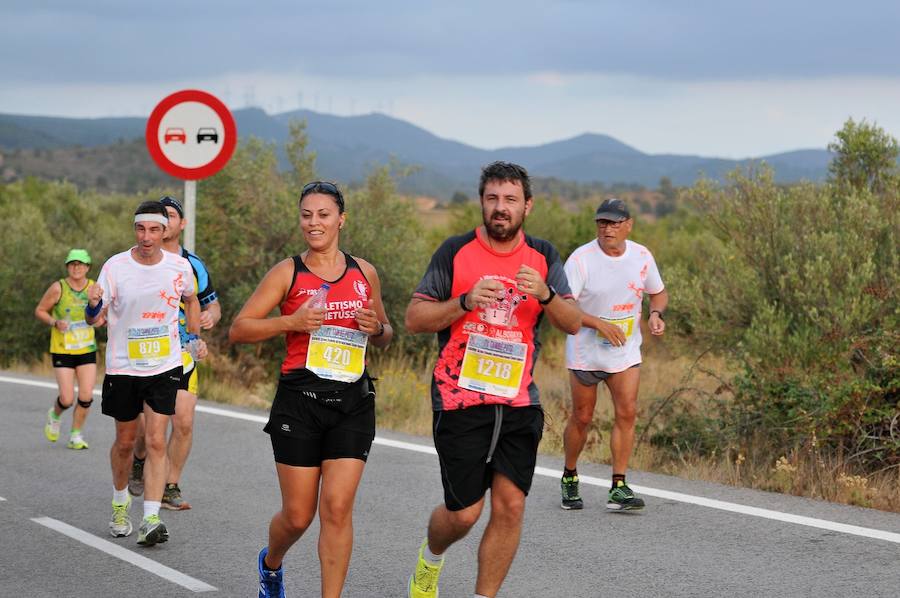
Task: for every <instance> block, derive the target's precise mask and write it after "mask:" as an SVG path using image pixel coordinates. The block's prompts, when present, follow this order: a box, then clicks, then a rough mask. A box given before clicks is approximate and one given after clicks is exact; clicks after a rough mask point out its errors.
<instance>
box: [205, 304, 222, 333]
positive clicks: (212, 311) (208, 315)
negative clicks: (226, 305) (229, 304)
mask: <svg viewBox="0 0 900 598" xmlns="http://www.w3.org/2000/svg"><path fill="white" fill-rule="evenodd" d="M221 319H222V306H220V305H219V302H218V301H213V302H212V303H208V304H207V305H204V306H203V307H202V308H201V311H200V328H202V329H203V330H209V329H210V328H212V327H213V326H215V325H216V324H218V323H219V320H221Z"/></svg>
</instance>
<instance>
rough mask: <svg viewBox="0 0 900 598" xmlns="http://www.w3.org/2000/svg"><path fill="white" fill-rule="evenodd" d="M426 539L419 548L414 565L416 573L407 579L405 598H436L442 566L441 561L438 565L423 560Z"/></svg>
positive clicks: (442, 562)
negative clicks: (417, 557) (417, 558)
mask: <svg viewBox="0 0 900 598" xmlns="http://www.w3.org/2000/svg"><path fill="white" fill-rule="evenodd" d="M427 544H428V539H427V538H426V539H425V540H424V541H423V542H422V546H421V547H419V561H418V562H417V563H416V571H415V573H413V574H412V575H411V576H410V578H409V587H408V589H407V593H406V595H407V598H438V577H440V575H441V569H442V568H443V566H444V561H443V559H442V560H441V562H440V563H438V564H436V565H435V564H432V563H429V562H428V561H427V560H425V546H426V545H427Z"/></svg>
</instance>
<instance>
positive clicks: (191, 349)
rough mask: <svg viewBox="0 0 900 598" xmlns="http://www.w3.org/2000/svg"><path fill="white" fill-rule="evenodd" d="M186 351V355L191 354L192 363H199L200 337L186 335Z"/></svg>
mask: <svg viewBox="0 0 900 598" xmlns="http://www.w3.org/2000/svg"><path fill="white" fill-rule="evenodd" d="M187 350H188V353H190V354H191V358H192V359H193V360H194V361H200V356H199V355H200V337H199V336H197V335H196V334H189V335H188V342H187Z"/></svg>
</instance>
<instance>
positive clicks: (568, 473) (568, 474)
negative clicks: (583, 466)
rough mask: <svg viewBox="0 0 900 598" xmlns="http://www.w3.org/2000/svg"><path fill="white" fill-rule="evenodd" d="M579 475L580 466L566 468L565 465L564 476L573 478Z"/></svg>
mask: <svg viewBox="0 0 900 598" xmlns="http://www.w3.org/2000/svg"><path fill="white" fill-rule="evenodd" d="M577 475H578V468H575V469H566V468H565V467H563V477H564V478H573V477H575V476H577Z"/></svg>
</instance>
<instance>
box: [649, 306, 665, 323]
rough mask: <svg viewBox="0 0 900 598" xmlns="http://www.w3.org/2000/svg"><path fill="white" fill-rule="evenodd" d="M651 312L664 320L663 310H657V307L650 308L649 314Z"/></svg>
mask: <svg viewBox="0 0 900 598" xmlns="http://www.w3.org/2000/svg"><path fill="white" fill-rule="evenodd" d="M653 314H657V315H658V316H659V319H660V320H662V321H663V322H665V321H666V319H665V318H664V317H663V312H661V311H660V310H658V309H651V310H650V315H651V316H652V315H653Z"/></svg>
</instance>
